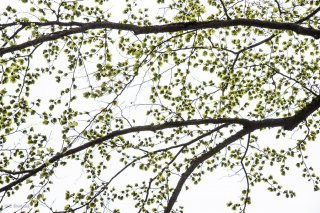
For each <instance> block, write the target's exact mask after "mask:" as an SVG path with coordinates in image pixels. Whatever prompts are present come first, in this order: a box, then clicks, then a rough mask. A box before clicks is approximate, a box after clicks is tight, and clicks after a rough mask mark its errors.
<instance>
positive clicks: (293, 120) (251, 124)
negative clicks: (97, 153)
mask: <svg viewBox="0 0 320 213" xmlns="http://www.w3.org/2000/svg"><path fill="white" fill-rule="evenodd" d="M319 107H320V96H317V97H315V98H313V100H312V101H311V103H310V104H308V105H307V106H306V107H304V108H303V109H301V110H299V111H298V112H297V113H296V114H295V115H293V116H291V117H287V118H273V119H263V120H258V121H256V120H249V119H242V118H217V119H215V118H208V119H195V120H186V121H172V122H168V123H163V124H158V125H153V124H152V125H146V126H136V127H131V128H127V129H122V130H116V131H113V132H110V133H109V134H107V135H106V136H104V137H100V138H97V139H95V140H92V141H89V142H87V143H85V144H83V145H80V146H78V147H75V148H73V149H69V150H68V151H66V152H64V153H57V154H56V155H55V156H53V157H51V158H50V159H49V160H48V163H44V164H42V165H40V166H39V167H37V168H35V169H33V170H31V171H30V172H29V173H28V174H25V175H23V176H22V177H20V178H18V179H16V180H15V181H13V182H11V183H9V184H7V185H5V186H3V187H2V188H0V192H4V191H7V190H9V189H11V188H12V187H13V186H15V185H17V184H20V183H22V182H23V181H25V180H26V179H28V178H29V177H31V176H33V175H35V174H37V173H38V172H40V171H41V170H42V169H44V168H46V167H48V165H49V164H52V163H56V162H58V161H59V160H60V159H61V158H64V157H67V156H70V155H73V154H76V153H78V152H81V151H82V150H85V149H87V148H89V147H93V146H95V145H97V144H101V143H103V142H104V141H107V140H110V139H112V138H114V137H117V136H120V135H126V134H130V133H135V132H144V131H153V132H154V131H158V130H163V129H169V128H176V127H182V126H191V125H205V124H240V125H242V126H243V127H244V128H245V129H254V130H255V129H263V128H271V127H283V128H284V129H285V130H292V129H294V128H295V127H296V126H297V125H299V123H300V122H302V121H304V120H305V119H306V118H307V117H308V116H309V115H311V114H312V113H313V112H315V111H316V110H317V109H319ZM240 132H241V131H240ZM232 137H233V136H231V137H230V138H232ZM241 137H242V136H241ZM217 147H220V145H218V146H217Z"/></svg>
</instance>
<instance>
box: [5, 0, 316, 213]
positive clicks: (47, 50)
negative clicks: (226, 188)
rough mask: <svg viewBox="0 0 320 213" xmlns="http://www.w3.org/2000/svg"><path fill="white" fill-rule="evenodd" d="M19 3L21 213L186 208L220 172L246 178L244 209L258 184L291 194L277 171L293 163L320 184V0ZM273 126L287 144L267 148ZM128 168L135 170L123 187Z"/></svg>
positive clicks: (11, 82) (8, 11)
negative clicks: (310, 160)
mask: <svg viewBox="0 0 320 213" xmlns="http://www.w3.org/2000/svg"><path fill="white" fill-rule="evenodd" d="M9 3H10V4H8V5H7V6H6V7H5V8H4V9H3V10H2V11H1V15H0V29H1V32H0V36H1V40H0V41H1V42H0V45H1V48H0V56H1V58H0V63H1V71H0V73H1V78H0V79H1V86H0V115H1V117H0V119H1V122H0V146H1V152H0V155H1V157H0V159H1V160H0V174H1V176H0V184H1V188H0V192H1V202H2V206H1V208H2V209H5V208H6V205H5V203H6V202H7V200H8V199H12V198H14V197H15V196H16V195H17V194H19V193H21V192H26V191H27V192H28V193H27V194H25V195H23V197H24V198H25V200H24V204H25V206H23V208H22V210H24V211H27V210H26V209H28V208H30V209H32V211H34V212H36V211H37V209H41V208H44V206H46V208H47V209H49V210H51V211H52V212H55V211H59V212H61V211H62V212H74V211H77V210H79V211H84V209H87V210H88V211H89V212H99V211H101V212H102V211H104V210H108V204H109V203H113V202H116V201H117V200H123V199H131V200H133V202H134V206H135V208H136V209H137V211H138V212H158V211H159V212H160V211H164V212H167V213H169V212H182V211H183V208H182V207H179V203H177V204H176V205H175V203H176V202H177V201H178V196H179V194H180V192H181V191H182V190H183V189H184V186H186V184H187V185H188V186H190V184H191V183H194V184H197V183H199V181H201V179H202V177H203V176H204V175H205V174H207V173H209V172H215V170H216V169H217V168H220V167H223V168H226V169H229V170H231V171H234V172H235V173H237V172H242V175H243V176H244V177H245V178H244V180H245V184H244V189H239V192H242V196H241V199H240V200H239V201H232V202H229V203H228V204H227V205H228V206H230V207H231V208H232V209H234V210H236V211H238V212H245V209H246V206H247V204H250V202H251V199H250V192H251V188H252V187H254V186H256V185H257V184H259V183H264V184H265V185H266V186H267V188H268V190H269V191H271V192H274V193H275V194H276V195H284V196H286V197H294V196H295V192H294V191H292V190H289V189H283V187H282V186H281V183H279V182H278V181H277V179H276V177H274V175H273V174H269V172H268V169H270V167H277V168H279V171H280V173H281V174H282V175H286V173H287V172H288V170H289V169H290V167H289V166H288V162H296V166H297V167H298V168H301V171H302V176H303V177H305V178H306V179H308V180H309V181H311V182H312V184H313V187H314V190H316V191H317V190H318V189H319V177H318V176H317V175H316V174H315V173H314V172H313V171H312V170H313V168H312V167H310V166H309V165H308V164H307V161H306V158H307V154H306V148H307V145H308V143H310V142H311V141H316V140H317V136H318V134H319V128H320V125H319V124H320V121H319V118H320V111H319V110H318V109H319V107H320V95H319V94H320V73H319V70H320V68H319V65H320V57H319V55H320V53H319V46H320V44H319V40H320V30H319V26H320V24H319V21H320V19H319V15H318V14H317V13H318V12H319V10H320V3H319V1H305V0H286V1H284V0H273V1H269V0H247V1H234V0H223V1H222V0H220V1H211V0H208V1H204V0H201V1H200V0H194V1H190V0H177V1H161V0H158V1H157V2H156V1H138V0H126V1H122V2H121V3H119V2H116V1H108V0H95V1H67V0H56V1H51V0H20V1H17V2H15V1H12V2H11V1H10V2H9ZM15 3H16V4H15ZM272 128H275V129H276V130H277V133H276V134H275V135H274V136H272V140H276V139H278V138H279V139H281V138H282V139H285V140H287V139H288V138H291V140H290V142H288V144H286V145H285V146H284V147H281V148H279V147H280V146H279V147H276V148H273V147H271V146H269V145H267V146H265V144H261V142H260V140H261V139H260V138H259V137H260V136H261V134H262V131H263V132H266V131H270V129H272ZM270 138H271V137H270ZM270 143H271V142H270ZM222 150H223V152H222ZM79 165H80V167H82V171H79V172H80V173H81V174H82V175H81V177H80V179H81V180H82V182H81V185H80V186H77V187H76V189H73V188H72V187H71V186H66V188H65V189H64V190H65V204H64V206H61V205H58V206H57V205H52V200H50V199H51V198H50V197H52V192H51V191H52V189H53V187H57V181H58V180H59V174H62V173H63V171H67V170H69V169H72V168H73V167H76V166H79ZM115 165H116V166H115ZM128 175H130V176H131V175H132V176H134V175H137V177H139V178H137V180H134V178H133V180H127V182H125V183H123V181H121V182H119V181H118V182H117V180H118V178H121V177H126V176H128ZM25 207H28V208H25ZM109 210H110V209H109ZM110 211H113V212H118V211H119V210H117V209H111V210H110Z"/></svg>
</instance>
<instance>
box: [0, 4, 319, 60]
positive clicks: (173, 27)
mask: <svg viewBox="0 0 320 213" xmlns="http://www.w3.org/2000/svg"><path fill="white" fill-rule="evenodd" d="M318 11H319V8H318V9H317V10H316V11H314V12H313V13H314V14H315V13H317V12H318ZM313 13H312V14H313ZM314 14H313V15H314ZM310 15H311V14H310ZM310 15H309V16H310ZM309 16H308V17H309ZM299 23H300V22H299ZM299 23H285V22H284V23H281V22H274V21H263V20H255V19H242V18H241V19H231V20H213V21H204V22H180V23H172V24H165V25H153V26H138V25H134V24H122V23H114V22H108V21H103V22H91V23H81V22H72V23H65V22H57V21H53V22H45V23H42V22H21V23H19V24H20V25H31V24H35V25H39V26H53V25H58V26H72V25H77V26H79V27H75V28H71V29H67V30H61V31H58V32H54V33H51V34H47V35H44V36H42V37H39V38H36V39H33V40H30V41H27V42H24V43H21V44H17V45H13V46H10V47H6V48H1V49H0V56H3V55H4V54H7V53H13V52H15V51H18V50H22V49H24V48H27V47H30V46H34V45H37V44H40V43H43V42H47V41H53V40H57V39H60V38H63V37H65V36H68V35H72V34H77V33H83V32H86V31H87V30H94V29H114V30H124V31H131V32H133V33H134V34H135V35H140V34H151V33H154V34H156V33H168V32H178V31H187V30H200V29H217V28H225V27H235V26H249V27H257V28H265V29H271V30H281V31H293V32H295V33H297V34H300V35H306V36H311V37H313V38H315V39H319V38H320V30H319V29H314V28H308V27H303V26H300V25H299ZM11 24H12V23H11ZM16 25H18V23H16ZM6 26H7V25H0V28H4V27H6Z"/></svg>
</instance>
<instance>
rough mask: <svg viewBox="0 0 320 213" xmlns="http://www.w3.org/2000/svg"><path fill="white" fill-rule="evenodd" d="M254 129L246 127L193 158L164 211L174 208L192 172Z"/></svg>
mask: <svg viewBox="0 0 320 213" xmlns="http://www.w3.org/2000/svg"><path fill="white" fill-rule="evenodd" d="M254 130H255V128H244V129H242V130H240V131H239V132H237V133H236V134H234V135H232V136H230V137H229V138H227V139H226V140H224V141H223V142H222V143H219V144H218V145H217V146H215V147H214V148H213V149H211V150H210V151H208V152H206V153H204V154H202V155H200V156H199V157H197V158H195V159H194V160H192V161H191V163H190V166H189V167H188V169H187V170H186V171H185V172H184V173H183V174H182V175H181V177H180V179H179V181H178V183H177V186H176V187H175V189H174V191H173V193H172V195H171V197H170V199H169V202H168V205H167V207H166V208H165V210H164V213H170V211H171V210H172V208H173V205H174V203H175V202H176V200H177V198H178V196H179V194H180V192H181V189H182V187H183V185H184V183H185V182H186V180H187V179H188V177H189V176H190V175H191V173H192V172H193V171H194V170H195V169H196V168H197V167H198V166H199V165H200V164H202V163H203V162H204V161H206V160H207V159H209V158H210V157H212V156H214V155H215V154H217V153H218V152H220V151H221V150H222V149H223V148H225V147H227V146H228V145H230V144H231V143H232V142H234V141H236V140H238V139H240V138H242V137H243V136H245V135H246V134H248V133H251V132H253V131H254Z"/></svg>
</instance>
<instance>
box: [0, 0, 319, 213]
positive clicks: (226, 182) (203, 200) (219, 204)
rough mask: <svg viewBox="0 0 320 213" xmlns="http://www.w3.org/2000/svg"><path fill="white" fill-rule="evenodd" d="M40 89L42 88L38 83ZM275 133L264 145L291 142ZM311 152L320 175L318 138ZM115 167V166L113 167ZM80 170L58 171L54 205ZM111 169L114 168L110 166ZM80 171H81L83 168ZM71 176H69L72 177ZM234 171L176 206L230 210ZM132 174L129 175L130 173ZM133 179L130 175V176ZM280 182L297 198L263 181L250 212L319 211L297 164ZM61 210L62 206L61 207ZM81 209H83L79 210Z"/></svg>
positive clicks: (214, 177)
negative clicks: (270, 188)
mask: <svg viewBox="0 0 320 213" xmlns="http://www.w3.org/2000/svg"><path fill="white" fill-rule="evenodd" d="M15 2H16V1H9V0H2V1H1V4H2V5H5V4H7V3H9V4H15ZM152 3H154V1H149V0H145V1H144V3H143V4H144V6H145V7H148V6H149V5H150V6H152ZM117 7H119V4H118V3H116V4H114V5H113V7H112V10H114V11H118V10H117V9H116V8H117ZM44 84H45V85H48V84H50V83H49V82H45V81H44V82H43V83H42V85H44ZM39 88H43V87H42V86H39ZM47 88H51V90H52V91H51V92H52V93H54V92H55V90H54V89H52V88H54V86H51V87H47ZM38 91H39V94H36V96H39V97H41V96H42V95H44V93H43V91H41V90H38ZM48 93H49V94H50V92H49V91H46V93H45V95H46V96H48ZM274 136H275V134H274V133H272V131H265V132H264V133H263V134H261V137H260V139H259V141H261V143H262V144H271V145H272V146H278V145H279V143H284V144H285V143H290V141H282V142H279V141H270V138H273V137H274ZM307 148H308V150H309V151H308V153H309V159H308V163H309V165H312V166H313V167H314V169H315V171H316V172H318V174H320V155H319V152H320V143H319V141H317V142H314V143H310V144H308V147H307ZM114 169H115V168H114ZM79 170H81V167H79V166H77V165H69V166H67V167H66V168H64V169H63V170H61V171H60V173H59V172H58V175H57V177H58V179H57V183H56V185H54V186H56V188H53V189H52V191H53V193H52V194H55V197H53V198H48V199H49V200H50V199H52V200H55V204H58V203H59V202H63V201H62V200H61V198H63V197H64V194H61V193H63V189H62V186H68V187H71V188H77V187H78V186H79V185H82V184H83V183H84V181H86V180H85V177H83V176H81V175H78V177H76V178H74V177H73V178H70V176H72V175H74V174H79ZM111 170H112V169H111ZM80 173H81V171H80ZM270 173H277V171H276V170H275V169H273V168H270ZM69 175H70V176H69ZM232 175H233V174H232V173H231V172H230V171H226V170H223V169H217V170H216V171H215V172H213V173H211V174H207V175H205V176H204V178H203V180H202V182H200V184H198V185H196V186H195V185H191V184H188V186H189V187H190V189H189V190H188V191H186V192H182V193H181V195H180V197H179V200H178V201H179V203H177V204H176V205H179V204H180V205H182V206H184V207H185V208H184V209H185V212H186V213H195V212H201V213H213V212H214V213H225V212H231V210H230V209H229V208H228V207H226V203H227V202H228V201H230V200H233V201H238V198H239V196H240V193H241V190H242V189H244V187H245V184H246V182H245V180H244V179H243V174H242V173H240V175H238V176H232ZM129 176H130V175H129ZM130 178H131V177H130ZM120 180H121V181H126V180H128V175H126V176H125V177H120ZM280 180H282V181H281V182H280V184H283V185H284V186H288V187H289V188H290V189H294V190H295V191H296V192H297V197H295V198H291V199H286V198H283V197H282V196H281V197H277V196H275V194H273V193H270V192H268V191H267V190H266V185H265V184H261V185H257V186H256V187H255V188H253V189H252V190H253V193H252V194H251V198H252V204H251V205H249V206H248V207H247V212H248V213H256V212H259V213H269V212H275V213H277V212H291V213H301V212H306V213H319V212H320V202H319V201H320V193H319V192H316V193H315V192H313V187H312V184H311V183H308V182H307V181H306V179H304V178H302V177H301V172H299V171H297V169H296V168H295V167H292V168H291V170H290V172H289V174H287V175H286V176H285V177H282V178H281V177H280ZM19 196H21V200H22V199H24V198H23V197H24V196H25V194H23V193H20V194H19V195H17V196H16V197H13V198H11V199H9V200H6V202H7V203H11V204H17V205H19V204H20V203H19V201H18V200H20V198H19ZM126 204H130V202H129V203H126V202H124V203H111V204H110V207H111V208H112V207H117V208H118V207H119V206H120V205H121V206H123V207H124V209H125V211H123V212H136V210H134V209H132V208H130V207H129V206H125V205H126ZM60 209H61V208H60ZM12 211H13V209H12V208H10V209H7V211H4V212H12ZM80 212H81V211H80Z"/></svg>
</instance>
